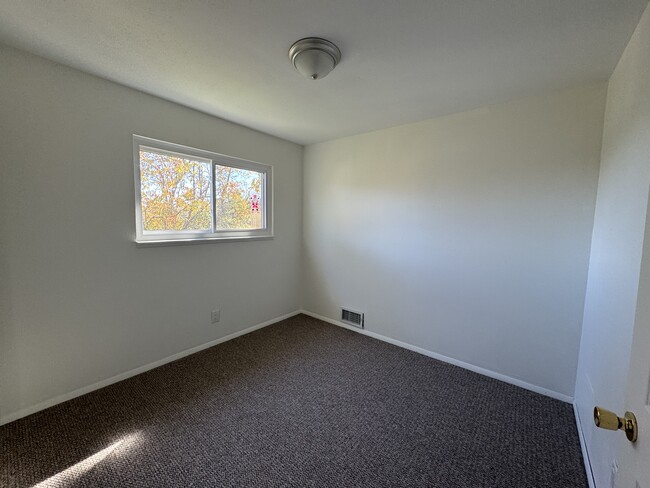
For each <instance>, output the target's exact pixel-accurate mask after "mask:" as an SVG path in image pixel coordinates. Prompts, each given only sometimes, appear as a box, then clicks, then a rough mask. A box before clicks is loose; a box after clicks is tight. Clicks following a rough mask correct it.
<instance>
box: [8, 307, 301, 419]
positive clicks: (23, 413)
mask: <svg viewBox="0 0 650 488" xmlns="http://www.w3.org/2000/svg"><path fill="white" fill-rule="evenodd" d="M299 313H300V311H299V310H296V311H295V312H291V313H288V314H286V315H282V316H281V317H276V318H274V319H271V320H267V321H266V322H262V323H261V324H257V325H253V326H252V327H248V328H247V329H244V330H240V331H239V332H235V333H233V334H229V335H227V336H224V337H220V338H219V339H215V340H213V341H210V342H206V343H205V344H201V345H199V346H195V347H191V348H190V349H185V350H184V351H181V352H178V353H176V354H172V355H171V356H168V357H166V358H164V359H159V360H158V361H154V362H152V363H149V364H145V365H144V366H140V367H138V368H135V369H132V370H130V371H125V372H124V373H120V374H118V375H115V376H112V377H110V378H107V379H105V380H101V381H98V382H96V383H93V384H91V385H88V386H83V387H81V388H78V389H76V390H74V391H71V392H69V393H64V394H63V395H58V396H56V397H54V398H50V399H49V400H45V401H43V402H40V403H37V404H36V405H32V406H29V407H25V408H22V409H20V410H18V411H17V412H13V413H10V414H9V415H5V416H4V417H1V418H0V425H4V424H8V423H9V422H13V421H14V420H18V419H20V418H23V417H27V416H28V415H31V414H33V413H36V412H38V411H40V410H45V409H46V408H49V407H53V406H54V405H57V404H59V403H63V402H66V401H68V400H72V399H73V398H76V397H78V396H81V395H85V394H86V393H90V392H91V391H95V390H99V389H100V388H104V387H105V386H108V385H112V384H113V383H117V382H118V381H122V380H125V379H127V378H131V377H132V376H136V375H139V374H140V373H144V372H146V371H149V370H151V369H154V368H157V367H158V366H162V365H163V364H167V363H171V362H172V361H176V360H177V359H181V358H183V357H185V356H189V355H190V354H194V353H195V352H199V351H202V350H203V349H207V348H209V347H212V346H216V345H217V344H221V343H222V342H227V341H229V340H232V339H234V338H236V337H239V336H242V335H245V334H248V333H250V332H253V331H254V330H258V329H261V328H263V327H266V326H267V325H271V324H274V323H276V322H280V321H281V320H285V319H288V318H289V317H293V316H294V315H298V314H299Z"/></svg>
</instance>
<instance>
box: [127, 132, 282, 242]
mask: <svg viewBox="0 0 650 488" xmlns="http://www.w3.org/2000/svg"><path fill="white" fill-rule="evenodd" d="M140 146H145V147H148V148H151V149H153V150H159V151H161V152H170V153H175V154H179V155H182V156H190V157H195V158H198V159H200V160H201V159H203V160H206V159H207V160H210V161H212V172H213V173H212V191H211V192H210V193H211V195H212V204H211V208H212V221H213V224H212V230H210V231H205V232H202V231H174V232H170V231H161V232H152V231H147V232H145V231H144V229H143V223H142V195H141V185H140ZM217 164H219V165H223V166H231V167H233V168H240V169H247V170H252V171H257V172H259V173H262V174H263V175H264V182H263V185H262V201H263V202H264V207H263V208H264V215H263V216H262V218H263V222H264V224H265V225H264V228H263V229H254V230H248V229H244V230H227V231H218V230H215V229H214V217H215V210H216V209H215V198H214V180H215V178H214V170H215V165H217ZM133 165H134V174H135V231H136V232H135V242H136V244H137V245H138V246H162V245H173V244H200V243H205V242H224V241H228V242H231V241H246V240H252V239H271V238H273V166H271V165H268V164H262V163H257V162H254V161H248V160H246V159H241V158H236V157H233V156H226V155H225V154H219V153H215V152H212V151H205V150H203V149H197V148H194V147H189V146H183V145H181V144H174V143H172V142H165V141H161V140H158V139H152V138H150V137H144V136H139V135H135V134H134V135H133Z"/></svg>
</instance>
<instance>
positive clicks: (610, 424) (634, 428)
mask: <svg viewBox="0 0 650 488" xmlns="http://www.w3.org/2000/svg"><path fill="white" fill-rule="evenodd" d="M594 423H595V424H596V427H600V428H601V429H607V430H619V429H622V430H624V431H625V436H626V437H627V440H629V441H630V442H636V438H637V437H638V435H639V427H638V425H637V423H636V417H635V416H634V414H633V413H632V412H625V416H623V417H619V416H618V415H616V414H615V413H614V412H610V411H609V410H605V409H604V408H600V407H594Z"/></svg>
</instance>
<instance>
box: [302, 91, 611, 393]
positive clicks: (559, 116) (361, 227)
mask: <svg viewBox="0 0 650 488" xmlns="http://www.w3.org/2000/svg"><path fill="white" fill-rule="evenodd" d="M604 102H605V85H604V84H596V85H592V86H585V87H580V88H576V89H573V90H568V91H564V92H560V93H554V94H551V95H548V96H542V97H536V98H529V99H525V100H520V101H516V102H512V103H507V104H502V105H497V106H493V107H489V108H485V109H480V110H475V111H471V112H467V113H462V114H457V115H453V116H449V117H444V118H439V119H433V120H428V121H425V122H421V123H417V124H411V125H406V126H400V127H396V128H392V129H387V130H382V131H378V132H372V133H369V134H363V135H359V136H354V137H348V138H344V139H339V140H335V141H331V142H326V143H321V144H315V145H311V146H307V148H306V149H305V168H304V210H303V219H304V221H303V228H304V250H303V252H304V298H303V301H304V304H303V306H304V308H305V309H306V310H308V311H310V312H313V313H316V314H318V315H321V316H325V317H328V318H331V319H337V318H339V317H340V311H339V307H341V306H347V307H350V308H352V309H356V310H359V311H362V312H365V314H366V328H367V329H368V330H369V331H371V332H374V333H377V334H380V335H383V336H387V337H390V338H393V339H396V340H399V341H403V342H406V343H408V344H411V345H414V346H417V347H420V348H423V349H426V350H428V351H431V352H434V353H437V354H441V355H444V356H446V357H449V358H452V359H454V360H457V361H461V362H465V363H467V364H469V365H471V366H474V367H478V368H484V369H486V370H488V371H490V372H493V373H496V374H498V375H504V376H506V377H509V378H511V379H514V380H517V381H518V382H519V383H520V384H521V383H524V384H526V385H528V386H531V387H533V388H535V389H537V390H538V391H546V392H548V393H551V394H554V395H555V396H558V397H560V398H565V399H568V398H570V397H572V396H573V392H574V383H575V371H576V364H577V358H578V347H579V341H580V329H581V323H582V313H583V303H584V302H583V301H584V293H585V286H586V278H587V265H588V260H589V246H590V240H591V231H592V223H593V213H594V203H595V199H596V185H597V179H598V167H599V157H600V146H601V134H602V124H603V112H604Z"/></svg>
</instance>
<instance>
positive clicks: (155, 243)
mask: <svg viewBox="0 0 650 488" xmlns="http://www.w3.org/2000/svg"><path fill="white" fill-rule="evenodd" d="M273 237H274V236H273V235H272V234H271V235H264V236H242V237H206V238H203V239H156V240H142V241H138V240H136V241H135V245H136V247H161V246H185V245H194V244H213V243H216V242H241V241H265V240H271V239H273Z"/></svg>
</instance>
